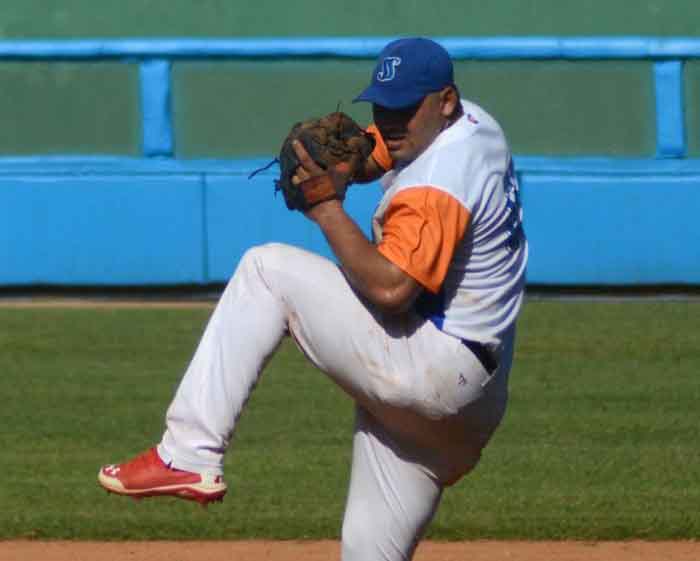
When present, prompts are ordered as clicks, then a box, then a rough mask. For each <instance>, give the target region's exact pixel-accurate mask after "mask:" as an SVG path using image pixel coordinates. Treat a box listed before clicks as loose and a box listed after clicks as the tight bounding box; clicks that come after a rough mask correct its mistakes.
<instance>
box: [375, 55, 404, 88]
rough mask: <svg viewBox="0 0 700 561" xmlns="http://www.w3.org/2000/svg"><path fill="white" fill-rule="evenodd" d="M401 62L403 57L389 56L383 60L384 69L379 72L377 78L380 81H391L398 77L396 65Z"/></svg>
mask: <svg viewBox="0 0 700 561" xmlns="http://www.w3.org/2000/svg"><path fill="white" fill-rule="evenodd" d="M399 64H401V59H400V58H399V57H397V56H388V57H386V58H385V59H384V60H383V61H382V69H381V70H380V71H379V72H377V80H379V81H380V82H390V81H391V80H393V79H394V78H395V77H396V67H397V66H398V65H399Z"/></svg>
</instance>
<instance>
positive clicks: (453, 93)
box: [440, 86, 459, 117]
mask: <svg viewBox="0 0 700 561" xmlns="http://www.w3.org/2000/svg"><path fill="white" fill-rule="evenodd" d="M458 104H459V95H458V94H457V89H456V88H455V87H454V86H447V87H445V88H443V89H442V90H440V113H442V116H443V117H451V116H452V114H453V113H454V112H455V110H456V109H457V105H458Z"/></svg>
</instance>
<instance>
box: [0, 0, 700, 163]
mask: <svg viewBox="0 0 700 561" xmlns="http://www.w3.org/2000/svg"><path fill="white" fill-rule="evenodd" d="M412 34H421V35H428V36H431V35H432V36H446V35H460V36H468V35H471V36H485V35H658V36H673V35H691V36H698V35H700V2H697V1H690V0H676V1H674V0H665V1H659V0H654V1H633V0H628V1H624V0H607V1H605V2H603V1H601V0H591V1H588V2H581V1H577V2H572V1H564V0H559V1H555V0H533V1H528V2H525V1H523V0H520V1H518V0H507V1H506V0H501V1H493V2H483V1H479V2H476V1H471V0H470V1H446V0H434V1H430V2H428V1H427V0H421V1H417V0H402V1H400V2H399V1H398V0H384V1H382V0H375V1H373V2H368V1H366V0H359V1H355V2H352V3H349V2H321V1H319V0H298V1H297V2H279V1H272V0H258V1H255V2H253V1H250V0H205V1H196V2H195V1H187V2H185V1H182V0H170V1H165V0H160V1H149V0H122V1H121V2H111V1H110V2H107V1H105V0H97V1H96V0H92V1H88V0H63V1H61V2H47V1H39V0H4V1H3V2H2V3H1V4H0V39H35V38H57V39H58V38H82V37H112V38H113V37H129V36H132V37H133V36H150V37H158V36H186V37H203V36H210V37H226V36H228V37H251V36H307V35H311V36H318V35H334V36H356V35H381V36H384V35H386V36H395V35H412ZM371 68H372V63H371V62H370V61H364V60H357V61H332V60H319V61H272V60H271V61H265V62H260V61H257V62H256V61H238V62H221V63H215V64H212V63H178V64H176V65H175V67H174V108H175V128H176V134H177V145H176V152H177V155H178V156H181V157H236V156H253V155H265V156H266V155H269V154H271V153H274V152H276V150H277V148H278V145H279V142H280V139H281V138H283V137H284V135H285V134H286V131H287V130H288V128H289V126H290V125H291V123H292V122H294V121H295V120H298V119H300V118H303V117H306V116H309V115H315V114H316V115H317V114H322V113H326V112H328V111H331V110H333V109H335V107H336V106H337V104H338V103H340V104H341V105H342V107H343V108H344V109H345V110H346V111H348V112H350V113H351V114H352V115H353V116H355V117H356V118H357V119H359V120H360V121H367V120H368V119H369V111H368V107H366V106H365V105H364V104H359V105H352V103H351V100H352V98H353V97H354V95H356V94H357V93H358V92H359V91H360V90H361V89H362V87H363V86H364V85H365V83H366V81H367V80H368V78H369V74H370V70H371ZM456 72H457V82H458V85H459V86H460V88H461V90H462V94H463V95H464V96H465V97H468V98H470V99H473V100H475V101H477V102H478V103H480V104H482V105H483V106H484V107H485V108H486V109H488V110H489V111H491V112H492V113H493V114H494V115H495V116H496V117H497V118H498V119H499V120H500V121H501V123H502V124H503V126H504V128H505V130H506V133H507V134H508V136H509V137H510V139H511V144H512V145H513V149H514V151H515V152H516V153H519V154H555V155H603V154H611V155H624V156H635V155H640V156H644V155H651V154H653V153H654V136H655V125H654V108H653V101H654V100H653V91H652V76H651V65H650V64H649V63H647V62H582V63H570V62H489V63H484V62H473V61H471V62H470V61H465V62H459V63H458V64H457V65H456ZM687 78H688V79H687V82H686V95H687V99H688V115H687V121H688V122H687V124H688V133H689V134H688V137H689V138H688V139H689V146H690V149H691V154H693V155H696V156H697V155H700V110H699V109H698V105H699V103H700V64H696V63H690V64H689V65H688V73H687ZM0 81H1V82H0V83H2V84H3V86H2V88H0V119H2V122H3V128H4V131H5V134H4V135H0V154H2V155H10V154H30V153H43V154H53V153H61V152H65V153H77V154H84V153H116V154H126V155H134V154H138V153H139V152H140V149H141V147H140V137H141V130H140V120H139V105H138V103H139V102H138V73H137V71H136V68H135V66H133V65H130V64H124V65H121V64H117V63H110V64H107V65H94V64H87V65H78V64H65V63H62V64H59V65H54V66H52V65H46V64H29V63H0Z"/></svg>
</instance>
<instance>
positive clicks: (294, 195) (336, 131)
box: [275, 111, 375, 212]
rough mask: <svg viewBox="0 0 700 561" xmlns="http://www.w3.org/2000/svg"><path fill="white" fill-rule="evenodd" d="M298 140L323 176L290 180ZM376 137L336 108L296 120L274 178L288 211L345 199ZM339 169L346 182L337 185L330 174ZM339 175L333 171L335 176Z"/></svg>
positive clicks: (286, 139) (281, 154)
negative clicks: (293, 143)
mask: <svg viewBox="0 0 700 561" xmlns="http://www.w3.org/2000/svg"><path fill="white" fill-rule="evenodd" d="M294 140H299V141H300V142H301V143H302V144H303V146H304V148H306V151H307V152H308V153H309V156H311V159H313V160H314V161H315V162H316V163H317V164H318V165H319V166H320V167H321V168H323V169H324V170H327V173H326V174H324V175H319V176H316V177H311V178H310V179H307V180H306V181H303V182H302V183H300V184H298V185H294V184H293V183H292V177H293V176H294V174H295V172H296V170H297V168H298V167H299V165H300V162H299V158H298V157H297V155H296V153H295V152H294V148H293V147H292V142H293V141H294ZM374 145H375V140H374V136H372V134H370V133H368V132H366V131H365V130H364V129H362V127H360V126H359V125H358V124H357V123H356V122H355V121H353V120H352V118H350V117H349V116H348V115H346V114H345V113H341V112H339V111H336V112H335V113H330V114H329V115H326V116H325V117H321V118H320V119H308V120H306V121H302V122H301V123H297V124H295V125H294V126H293V127H292V130H291V131H290V133H289V134H288V135H287V138H285V139H284V142H283V143H282V148H281V150H280V155H279V162H280V178H279V179H278V180H277V181H275V185H276V189H275V191H282V194H283V195H284V201H285V202H286V203H287V208H288V209H289V210H301V211H302V212H304V211H307V210H309V209H310V208H312V207H313V206H315V205H317V204H319V203H321V202H323V201H328V200H330V199H340V200H343V199H344V198H345V188H346V187H347V185H348V184H350V183H352V181H353V178H354V177H355V175H356V174H357V172H358V171H359V170H360V169H362V167H363V166H364V163H365V161H366V160H367V158H369V156H370V154H371V153H372V150H374ZM335 171H340V172H341V173H342V175H343V177H347V181H343V182H344V183H345V185H343V186H342V188H339V187H338V181H337V179H336V180H335V181H333V180H332V179H331V177H330V175H329V174H331V173H334V172H335ZM337 175H338V174H336V177H337Z"/></svg>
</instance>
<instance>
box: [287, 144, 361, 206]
mask: <svg viewBox="0 0 700 561" xmlns="http://www.w3.org/2000/svg"><path fill="white" fill-rule="evenodd" d="M292 147H293V148H294V152H295V154H296V155H297V158H299V162H301V165H300V166H299V167H297V169H296V171H295V172H294V175H293V176H292V183H293V184H294V185H299V184H300V183H303V182H304V181H306V180H307V179H311V178H312V177H318V176H320V175H328V177H329V178H330V179H331V181H332V182H333V187H334V188H335V190H336V192H337V193H339V194H340V195H341V199H342V198H344V196H345V191H346V190H347V187H348V184H349V183H350V179H351V178H350V173H351V170H352V169H353V164H352V162H341V163H339V164H337V165H335V166H332V167H330V168H328V169H323V168H322V167H321V166H319V165H318V164H317V163H316V162H315V161H314V160H313V158H311V156H309V153H308V152H307V151H306V148H304V145H303V144H302V143H301V142H299V141H298V140H295V141H294V142H293V143H292Z"/></svg>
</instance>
